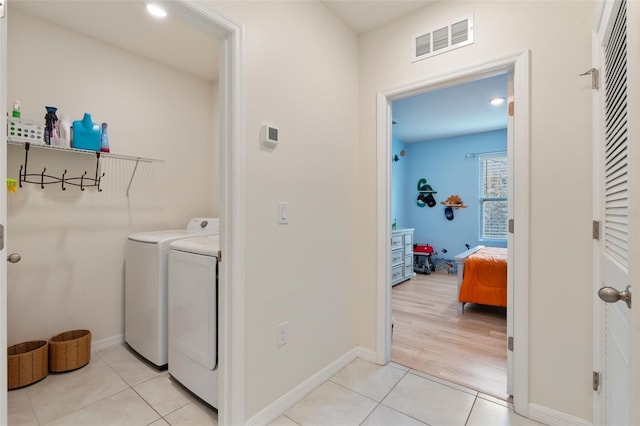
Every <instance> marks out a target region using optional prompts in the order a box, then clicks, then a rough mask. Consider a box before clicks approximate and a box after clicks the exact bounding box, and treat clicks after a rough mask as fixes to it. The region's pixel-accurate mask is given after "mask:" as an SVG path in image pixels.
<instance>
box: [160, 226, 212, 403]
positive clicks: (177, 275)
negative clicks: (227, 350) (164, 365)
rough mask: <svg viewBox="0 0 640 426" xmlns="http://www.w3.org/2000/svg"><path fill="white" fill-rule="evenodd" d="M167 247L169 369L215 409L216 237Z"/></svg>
mask: <svg viewBox="0 0 640 426" xmlns="http://www.w3.org/2000/svg"><path fill="white" fill-rule="evenodd" d="M170 246H171V251H170V252H169V374H171V375H172V376H173V377H174V378H175V379H176V380H178V381H179V382H180V383H182V384H183V385H184V386H185V387H186V388H188V389H189V390H190V391H191V392H193V393H194V394H196V395H197V396H199V397H200V398H201V399H203V400H204V401H205V402H207V403H208V404H210V405H211V406H213V407H214V408H218V250H219V237H218V236H217V235H212V236H209V237H199V238H189V239H186V240H178V241H174V242H172V243H171V244H170Z"/></svg>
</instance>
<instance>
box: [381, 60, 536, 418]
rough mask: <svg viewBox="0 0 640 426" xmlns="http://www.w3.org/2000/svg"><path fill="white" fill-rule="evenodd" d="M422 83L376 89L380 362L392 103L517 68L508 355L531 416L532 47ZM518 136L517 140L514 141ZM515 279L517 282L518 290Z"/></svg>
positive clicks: (385, 332) (516, 392)
mask: <svg viewBox="0 0 640 426" xmlns="http://www.w3.org/2000/svg"><path fill="white" fill-rule="evenodd" d="M442 71H443V72H442V73H441V74H438V75H433V76H430V77H428V78H425V79H424V80H421V81H418V82H412V83H409V84H405V85H402V86H398V87H395V88H392V89H389V90H385V91H382V92H379V93H378V103H377V105H378V108H377V123H378V125H377V129H378V130H377V135H378V136H377V153H378V156H377V157H378V163H377V188H378V194H379V197H378V200H377V218H378V219H377V230H378V232H377V240H376V241H377V259H378V262H377V294H378V297H377V301H378V310H377V321H376V324H377V334H376V355H377V361H378V362H379V363H381V364H386V363H387V362H389V361H390V360H391V286H390V277H391V271H390V269H391V267H390V265H391V250H390V247H389V244H388V242H389V241H391V223H392V221H393V218H392V217H391V211H390V210H391V209H390V194H391V170H390V169H391V164H390V163H391V161H389V160H390V159H391V158H392V152H391V126H392V124H391V123H392V114H391V102H392V101H394V100H396V99H402V98H404V97H408V96H412V95H415V94H417V93H422V92H426V91H429V90H434V89H437V88H442V87H449V86H453V85H456V84H459V83H461V82H467V81H472V80H475V79H478V78H481V77H483V76H490V75H495V74H497V73H501V72H510V73H513V76H514V80H513V96H514V99H513V100H514V102H515V113H514V115H513V116H512V117H511V118H510V119H509V123H508V126H513V127H510V128H512V129H513V131H512V132H509V135H510V136H509V137H508V141H507V143H508V162H509V176H510V179H509V182H510V184H509V197H508V199H509V218H510V219H513V222H512V226H510V228H511V229H512V230H513V232H512V233H511V232H510V233H509V234H508V246H509V247H510V248H513V249H512V250H509V259H508V265H509V266H508V273H507V275H508V294H509V300H508V302H507V303H508V306H511V307H513V309H510V310H509V312H508V315H507V323H508V327H507V334H508V336H509V337H510V338H512V339H513V352H511V351H509V352H508V354H507V358H508V363H510V364H509V365H510V367H509V368H510V369H511V370H510V371H511V372H512V373H511V374H509V378H510V381H511V380H512V383H511V390H512V392H510V393H511V394H512V395H513V398H514V399H513V401H514V409H515V411H516V412H517V413H519V414H521V415H524V416H527V415H528V330H527V328H528V299H527V294H528V276H529V271H528V261H527V259H528V246H529V244H528V240H529V234H528V233H529V210H528V209H529V207H528V200H529V184H528V182H529V144H530V141H529V52H528V51H524V52H520V53H516V54H511V55H507V56H504V57H501V58H497V59H494V60H488V61H485V62H482V63H480V64H476V65H472V66H468V67H464V68H460V69H451V70H442ZM516 141H517V143H516ZM514 282H517V283H518V287H517V292H514V286H513V284H514Z"/></svg>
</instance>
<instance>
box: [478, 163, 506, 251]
mask: <svg viewBox="0 0 640 426" xmlns="http://www.w3.org/2000/svg"><path fill="white" fill-rule="evenodd" d="M479 160H480V239H481V240H506V239H507V231H508V218H507V182H508V180H507V177H508V167H507V166H508V163H507V154H506V153H501V154H495V155H490V156H489V155H484V156H480V157H479Z"/></svg>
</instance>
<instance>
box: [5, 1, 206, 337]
mask: <svg viewBox="0 0 640 426" xmlns="http://www.w3.org/2000/svg"><path fill="white" fill-rule="evenodd" d="M8 26H9V34H8V68H9V69H8V76H7V80H8V102H9V103H10V104H11V103H12V101H13V99H19V100H20V101H21V102H22V117H23V118H27V119H38V120H43V118H44V114H45V110H44V106H45V105H54V106H57V107H58V111H59V112H67V113H70V114H71V116H72V118H73V119H74V120H75V119H80V118H81V117H82V115H83V113H84V112H90V113H91V114H92V116H93V119H94V121H96V122H101V121H105V122H108V123H109V136H110V146H111V152H112V153H116V154H125V155H134V156H144V157H151V158H155V159H161V160H165V163H164V164H141V165H140V166H139V167H138V171H137V173H136V175H135V178H134V180H133V183H132V185H131V191H130V194H129V197H127V196H126V189H127V186H128V184H129V179H130V176H131V173H132V171H133V167H134V162H132V161H126V160H117V159H103V160H102V171H103V172H105V173H106V175H105V177H104V178H103V184H102V187H103V192H100V193H98V192H97V191H95V189H87V190H86V191H84V192H82V191H80V188H76V187H68V188H67V190H66V191H62V190H61V189H60V187H59V186H58V185H50V186H47V187H45V189H41V188H40V186H39V185H32V184H24V186H23V188H20V189H19V191H18V192H17V193H11V194H9V196H8V230H9V238H8V250H9V252H12V251H15V252H19V253H21V255H22V261H21V262H20V263H17V264H13V265H9V267H8V277H7V280H8V283H7V287H8V290H7V292H8V344H9V345H12V344H14V343H18V342H20V341H25V340H33V339H48V338H49V337H51V336H53V335H54V334H57V333H59V332H62V331H66V330H70V329H74V328H87V329H90V330H91V331H92V334H93V340H94V342H95V341H99V340H102V339H109V338H114V337H118V336H121V335H122V334H123V332H124V299H123V288H124V287H123V286H124V283H123V271H124V269H123V267H124V257H123V250H124V244H125V241H126V238H127V235H129V234H130V233H132V232H139V231H143V230H156V229H169V228H183V227H184V226H185V225H186V223H187V221H188V220H189V218H190V217H194V216H216V215H217V214H218V211H217V206H218V188H217V182H218V171H217V170H218V167H217V164H218V153H217V136H214V135H217V133H214V132H215V131H217V123H216V120H217V109H216V108H217V107H216V102H217V84H214V83H211V82H208V81H204V80H202V79H199V78H195V77H191V76H189V75H186V74H184V73H183V72H180V71H176V70H174V69H171V68H168V67H166V66H163V65H159V64H157V63H154V62H151V61H149V60H146V59H143V58H141V57H139V56H135V55H132V54H130V53H128V52H126V51H123V50H120V49H117V48H114V47H112V46H110V45H107V44H103V43H101V42H99V41H97V40H95V39H92V38H88V37H85V36H83V35H80V34H78V33H74V32H71V31H68V30H66V29H63V28H61V27H59V26H56V25H53V24H51V23H49V22H46V21H43V20H41V19H38V18H35V17H32V16H30V15H27V14H24V13H22V12H20V11H17V10H13V9H12V10H10V14H9V22H8ZM9 109H11V108H10V105H9ZM59 116H60V115H59ZM187 129H188V131H187ZM7 151H8V158H7V175H8V177H12V178H17V177H18V170H19V167H20V164H22V161H23V158H24V150H23V149H22V148H21V147H17V146H9V147H8V149H7ZM28 165H29V170H28V171H29V172H30V173H39V172H40V171H42V168H43V167H46V168H47V173H48V174H52V175H61V174H62V172H63V171H64V169H68V170H69V171H68V176H70V175H79V174H81V173H82V172H83V171H84V170H87V171H88V172H89V175H92V174H93V170H94V167H95V157H93V156H81V155H78V154H69V153H60V152H51V151H44V150H37V149H35V148H32V149H31V150H30V154H29V163H28Z"/></svg>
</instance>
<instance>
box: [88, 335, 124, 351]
mask: <svg viewBox="0 0 640 426" xmlns="http://www.w3.org/2000/svg"><path fill="white" fill-rule="evenodd" d="M123 343H124V335H123V334H117V335H115V336H111V337H107V338H106V339H100V340H96V341H93V342H91V352H96V351H100V350H103V349H107V348H110V347H112V346H118V345H121V344H123Z"/></svg>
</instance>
